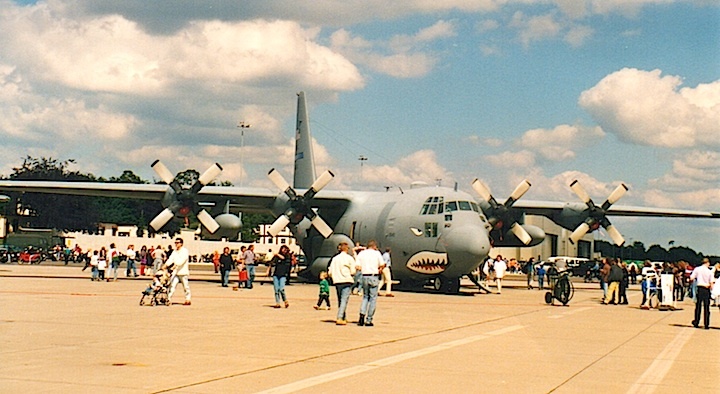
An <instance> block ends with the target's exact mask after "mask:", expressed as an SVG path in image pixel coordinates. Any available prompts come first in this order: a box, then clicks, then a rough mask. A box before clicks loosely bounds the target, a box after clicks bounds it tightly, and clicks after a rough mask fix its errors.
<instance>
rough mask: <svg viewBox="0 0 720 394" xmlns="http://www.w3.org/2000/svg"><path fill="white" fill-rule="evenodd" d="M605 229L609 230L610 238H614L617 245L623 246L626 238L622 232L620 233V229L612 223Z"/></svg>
mask: <svg viewBox="0 0 720 394" xmlns="http://www.w3.org/2000/svg"><path fill="white" fill-rule="evenodd" d="M605 231H607V233H608V235H609V236H610V238H612V240H613V242H615V245H617V246H622V244H624V243H625V238H623V236H622V234H620V231H618V229H616V228H615V226H613V225H612V224H611V225H609V226H606V227H605Z"/></svg>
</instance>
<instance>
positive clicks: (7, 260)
mask: <svg viewBox="0 0 720 394" xmlns="http://www.w3.org/2000/svg"><path fill="white" fill-rule="evenodd" d="M20 252H21V250H20V248H17V247H15V246H13V245H4V246H0V264H11V263H17V261H18V258H19V257H20Z"/></svg>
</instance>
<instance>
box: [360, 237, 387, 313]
mask: <svg viewBox="0 0 720 394" xmlns="http://www.w3.org/2000/svg"><path fill="white" fill-rule="evenodd" d="M357 264H358V266H360V269H361V270H362V288H363V295H362V297H363V298H362V303H361V304H360V319H359V320H358V326H367V327H372V326H373V325H374V324H373V316H374V315H375V305H376V303H377V295H378V285H379V284H380V278H379V276H380V275H379V274H380V272H381V271H382V269H383V268H384V267H385V262H384V261H383V258H382V254H380V251H379V250H378V249H377V243H376V242H375V241H374V240H371V241H370V242H368V244H367V249H365V250H363V251H362V252H360V253H358V255H357Z"/></svg>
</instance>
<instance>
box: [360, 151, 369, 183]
mask: <svg viewBox="0 0 720 394" xmlns="http://www.w3.org/2000/svg"><path fill="white" fill-rule="evenodd" d="M367 159H368V158H367V157H365V156H363V155H360V157H358V160H360V179H363V163H364V162H366V161H367Z"/></svg>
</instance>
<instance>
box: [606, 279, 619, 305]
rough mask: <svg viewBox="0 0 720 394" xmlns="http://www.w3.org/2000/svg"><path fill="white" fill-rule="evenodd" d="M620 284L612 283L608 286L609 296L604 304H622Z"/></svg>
mask: <svg viewBox="0 0 720 394" xmlns="http://www.w3.org/2000/svg"><path fill="white" fill-rule="evenodd" d="M619 285H620V282H610V286H608V294H607V298H606V299H604V300H603V303H604V304H607V303H608V302H611V301H612V302H615V303H617V302H620V293H619V292H618V289H619Z"/></svg>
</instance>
